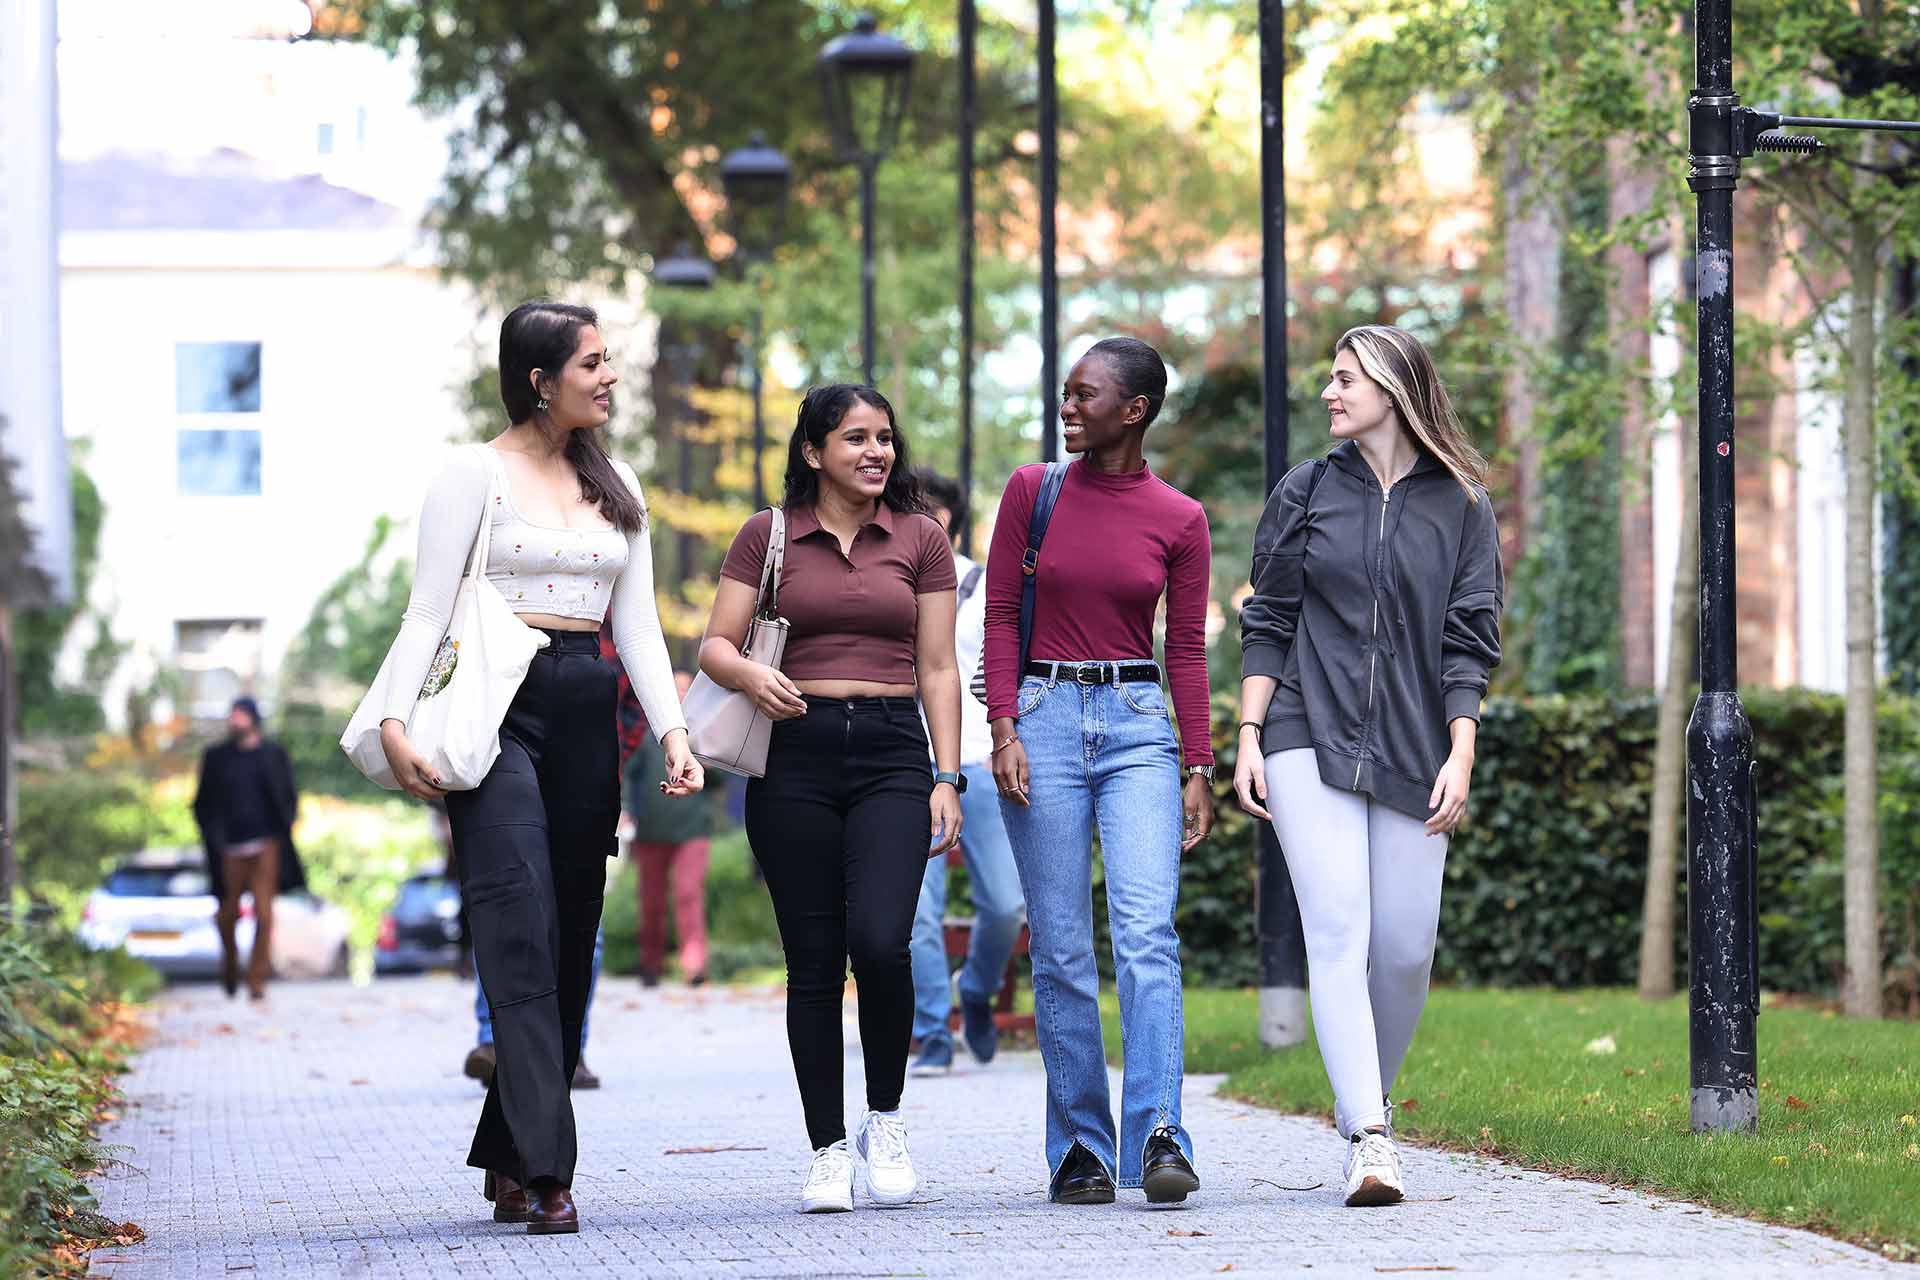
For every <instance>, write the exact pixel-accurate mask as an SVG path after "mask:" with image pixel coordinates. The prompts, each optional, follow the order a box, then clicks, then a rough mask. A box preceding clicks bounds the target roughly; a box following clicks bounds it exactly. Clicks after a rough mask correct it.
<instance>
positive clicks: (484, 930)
mask: <svg viewBox="0 0 1920 1280" xmlns="http://www.w3.org/2000/svg"><path fill="white" fill-rule="evenodd" d="M618 380H619V379H618V376H617V375H616V374H615V373H614V372H613V367H612V366H611V365H610V364H609V363H608V361H607V353H606V347H605V344H604V343H602V341H601V338H600V328H599V320H598V318H597V317H596V316H595V315H594V313H593V312H592V311H591V310H589V309H588V308H586V307H576V306H567V305H563V304H561V303H556V302H529V303H524V304H522V305H521V306H519V307H516V308H514V310H513V311H512V313H510V314H509V315H508V316H507V318H506V321H505V322H504V323H503V324H502V325H501V326H500V399H501V401H502V402H503V403H504V404H505V406H506V410H507V420H508V421H509V423H511V424H512V425H510V426H509V427H508V428H507V429H506V430H505V431H503V432H502V433H501V434H500V435H498V436H496V437H494V439H493V441H492V442H491V443H490V444H488V445H486V446H483V447H479V448H466V449H460V450H458V451H456V453H455V455H454V458H453V460H452V461H451V462H450V463H449V464H448V465H447V467H446V469H445V470H443V471H442V472H441V473H440V475H439V476H438V477H437V478H436V479H435V480H434V482H433V484H432V486H431V487H430V488H429V489H428V491H427V498H426V503H425V505H424V507H423V508H422V509H421V513H420V548H419V554H418V557H417V559H416V561H415V564H414V576H413V595H412V598H411V600H410V601H409V602H408V605H407V613H406V617H405V620H404V621H403V622H402V623H401V625H400V634H399V636H398V637H397V638H396V639H395V640H394V642H393V645H394V657H395V664H394V668H393V680H392V684H391V686H390V687H391V688H392V690H393V701H392V705H391V706H390V707H389V708H388V718H387V719H386V721H385V722H384V723H383V724H382V725H381V728H380V734H381V744H382V746H383V747H384V748H385V749H386V754H387V760H388V762H389V763H390V764H391V765H392V766H393V772H394V775H395V776H396V777H398V778H399V779H400V781H401V784H402V785H403V786H404V787H405V788H406V789H407V790H408V791H409V792H411V793H412V794H414V795H416V796H419V797H420V798H421V799H423V800H439V799H442V798H444V800H445V802H446V807H447V818H448V821H449V822H450V824H451V826H452V830H453V846H454V850H455V852H456V855H457V861H458V864H459V869H460V891H461V894H462V896H463V897H464V899H465V902H466V911H467V922H468V927H469V928H470V929H471V931H472V937H473V951H474V963H475V965H476V966H477V967H478V969H479V971H480V974H479V976H480V980H481V982H482V984H483V985H484V988H485V991H486V996H487V1001H488V1003H489V1005H490V1006H491V1008H492V1012H493V1034H494V1045H495V1051H496V1053H497V1055H498V1065H497V1066H496V1068H495V1071H494V1076H493V1080H492V1082H491V1083H490V1084H489V1085H488V1087H487V1100H486V1103H485V1105H484V1107H483V1108H482V1109H481V1112H480V1123H479V1126H478V1128H477V1129H476V1130H475V1132H474V1135H473V1149H472V1151H471V1152H470V1153H469V1154H468V1156H467V1163H468V1164H470V1165H473V1166H474V1167H475V1168H479V1169H484V1170H486V1171H487V1176H486V1181H485V1185H484V1190H485V1193H486V1195H487V1197H488V1198H489V1199H491V1200H492V1201H493V1202H494V1213H493V1216H494V1220H495V1221H496V1222H525V1223H526V1224H527V1230H528V1232H529V1233H532V1234H535V1235H545V1234H552V1233H557V1232H571V1231H577V1230H579V1225H580V1218H579V1213H578V1211H577V1210H576V1208H575V1207H574V1203H573V1197H572V1194H571V1192H570V1190H569V1188H570V1187H571V1186H572V1184H573V1166H574V1158H575V1138H574V1126H573V1106H572V1103H571V1102H570V1101H569V1099H568V1096H567V1085H568V1082H569V1081H570V1080H571V1079H572V1077H573V1070H574V1066H575V1065H576V1063H577V1062H578V1061H579V1056H580V1028H581V1021H582V1018H583V1017H584V1016H585V1010H586V1002H587V991H588V986H589V983H590V980H591V974H592V969H593V946H594V937H595V934H596V933H597V932H598V929H599V925H600V898H601V891H602V888H603V886H604V884H605V882H606V862H605V858H606V857H608V856H609V855H611V854H613V853H615V852H616V844H615V839H614V829H615V826H616V825H617V823H618V820H619V813H620V779H619V747H618V743H617V741H616V737H615V730H614V693H615V676H614V672H613V669H612V668H611V667H609V666H607V665H606V664H604V663H602V662H601V661H600V644H599V641H598V639H597V638H596V636H595V633H596V632H597V631H598V630H599V629H600V624H601V622H602V621H603V620H606V619H611V621H612V623H613V634H614V639H615V643H616V645H617V646H618V648H619V652H620V661H621V663H622V664H623V665H624V666H625V668H626V671H627V674H628V676H629V677H630V678H631V679H632V681H633V687H634V690H635V692H636V693H637V694H638V695H639V698H640V704H641V706H642V707H644V708H645V710H646V714H647V723H648V724H649V725H650V726H652V729H653V732H654V733H655V734H656V735H658V736H659V738H660V741H661V744H662V746H663V747H664V748H665V751H666V757H667V776H668V782H667V785H666V788H665V790H666V793H667V794H668V795H673V796H685V795H688V794H690V793H692V792H695V791H698V790H700V788H701V785H702V782H703V777H702V773H701V768H700V765H699V763H698V762H697V761H696V760H695V759H694V758H693V756H692V754H691V753H690V752H689V751H688V750H687V733H686V724H685V721H684V720H682V719H681V716H680V699H679V697H678V696H677V695H676V692H675V690H674V686H673V669H672V667H671V666H670V665H669V663H668V661H667V648H666V643H665V640H664V638H663V637H662V636H661V633H660V619H659V616H658V614H657V613H656V611H655V605H654V599H653V555H652V552H651V550H650V549H649V548H648V545H647V529H646V505H645V503H644V501H643V500H642V498H641V496H640V485H639V482H638V481H637V480H636V479H635V478H634V474H633V471H632V469H631V468H629V467H628V466H626V464H624V463H620V462H615V461H613V460H612V459H610V458H609V457H608V456H607V454H606V451H605V450H604V448H603V447H602V446H601V444H600V441H599V438H598V435H597V431H598V429H599V428H600V427H601V426H603V425H605V423H606V421H607V416H608V413H609V411H610V408H611V404H612V393H613V385H614V383H615V382H617V381H618ZM490 493H491V495H492V502H491V504H489V502H488V496H489V494H490ZM476 531H478V532H479V533H480V534H481V536H484V537H486V538H488V539H489V542H488V551H487V577H488V578H489V579H490V580H491V581H492V582H493V584H494V585H495V586H496V587H498V588H499V590H500V594H501V595H502V596H503V597H504V598H505V599H506V602H507V604H508V605H509V606H510V607H511V608H512V609H513V611H514V612H515V613H516V614H518V615H519V616H520V620H521V621H522V622H524V623H526V624H527V625H528V626H530V627H538V628H540V629H541V630H543V631H545V632H546V633H547V636H548V641H549V643H548V645H547V647H546V648H545V649H543V650H541V651H540V652H539V653H537V654H535V655H534V659H533V665H532V667H531V668H530V669H529V670H528V671H527V676H526V680H525V681H524V682H523V683H522V684H521V686H520V690H519V692H518V693H517V694H516V695H515V696H514V700H513V704H512V706H511V708H510V709H509V710H508V712H507V717H506V721H505V723H503V724H502V725H501V726H500V758H499V760H498V761H496V762H495V763H494V766H493V768H492V769H491V770H490V771H489V772H488V773H487V776H486V777H485V778H484V779H483V780H482V781H481V783H480V785H479V786H478V787H475V788H474V789H473V790H471V791H453V792H448V791H444V790H442V789H441V786H440V783H441V779H439V778H437V777H435V776H434V774H433V771H432V769H431V767H430V766H429V765H428V764H427V762H426V760H425V759H424V758H423V757H422V756H421V755H420V753H419V752H418V751H416V750H415V749H414V747H413V745H412V744H411V743H409V742H408V741H407V734H406V718H407V716H408V715H409V714H410V713H411V712H412V710H413V700H414V691H415V690H417V689H419V688H420V687H421V685H422V683H423V682H424V681H425V680H426V678H427V671H428V667H429V665H430V664H431V663H432V662H433V661H434V658H435V654H436V651H437V650H438V649H439V647H440V643H441V637H442V636H444V635H445V634H446V629H447V620H448V614H449V612H450V610H451V609H452V606H453V600H454V594H455V592H456V590H457V589H458V587H459V583H460V576H461V574H462V572H463V571H464V569H465V566H466V562H467V556H468V553H469V551H470V550H471V549H472V546H473V541H474V536H475V533H476Z"/></svg>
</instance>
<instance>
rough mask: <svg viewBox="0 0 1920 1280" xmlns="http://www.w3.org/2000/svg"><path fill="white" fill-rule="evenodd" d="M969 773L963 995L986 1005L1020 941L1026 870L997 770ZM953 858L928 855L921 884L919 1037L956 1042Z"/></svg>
mask: <svg viewBox="0 0 1920 1280" xmlns="http://www.w3.org/2000/svg"><path fill="white" fill-rule="evenodd" d="M961 772H962V773H964V774H966V775H967V790H966V794H965V795H963V796H961V797H960V820H961V826H962V834H961V837H960V849H961V853H962V856H964V857H965V858H966V860H967V875H968V876H969V877H970V878H971V879H972V881H973V935H972V937H971V939H970V940H969V941H968V943H967V960H966V963H965V964H964V965H962V966H961V969H960V999H961V1000H962V1001H963V1002H965V1003H968V1004H988V1003H991V1002H992V1000H993V998H994V996H995V995H997V994H999V991H1000V979H1001V978H1002V977H1004V976H1005V974H1006V971H1007V959H1008V957H1010V956H1011V955H1012V954H1013V944H1014V943H1015V942H1016V941H1018V940H1019V938H1020V912H1021V907H1022V901H1021V897H1020V871H1019V868H1017V867H1015V866H1014V865H1013V846H1012V845H1010V844H1008V843H1007V828H1006V824H1005V823H1004V822H1003V821H1001V818H1000V801H999V798H998V796H997V795H996V794H995V792H994V785H993V770H992V769H990V768H989V767H987V765H985V764H970V765H967V766H965V767H964V768H962V769H961ZM946 914H947V860H946V859H945V858H930V859H928V861H927V875H926V879H924V880H922V881H921V882H920V905H919V907H918V909H917V910H916V911H915V912H914V916H913V1034H914V1037H915V1038H916V1039H918V1040H919V1041H920V1042H921V1043H923V1044H924V1043H926V1042H927V1041H929V1040H932V1039H935V1038H939V1039H943V1040H950V1039H951V1038H952V1037H951V1036H950V1034H949V1033H948V1031H947V1015H948V1014H949V1013H951V1012H952V1011H953V988H952V986H951V985H950V984H949V982H948V978H949V976H950V975H949V973H948V971H947V939H946V929H945V928H944V927H943V922H944V921H945V918H946Z"/></svg>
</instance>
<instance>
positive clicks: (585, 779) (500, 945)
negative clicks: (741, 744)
mask: <svg viewBox="0 0 1920 1280" xmlns="http://www.w3.org/2000/svg"><path fill="white" fill-rule="evenodd" d="M547 635H548V636H549V637H551V639H552V643H551V644H549V645H548V646H547V648H545V649H543V650H541V651H540V652H539V653H537V654H535V655H534V659H533V665H532V666H531V667H530V668H529V669H528V670H527V678H526V681H525V682H524V683H523V684H522V685H521V686H520V691H519V693H518V694H516V695H515V696H514V699H513V706H512V707H511V708H510V709H509V710H508V712H507V718H506V721H505V722H504V723H503V724H502V725H501V726H500V758H499V759H498V760H497V761H495V762H494V765H493V768H492V769H490V770H489V771H488V772H487V776H486V778H485V779H483V780H482V781H481V783H480V785H479V786H478V787H475V788H474V789H473V790H471V791H454V792H450V793H449V794H448V795H447V820H448V822H449V824H450V825H451V826H452V828H453V850H454V858H455V860H456V861H457V862H458V864H459V869H460V892H461V895H462V897H463V899H464V901H465V903H466V911H467V923H468V927H469V929H470V930H471V937H472V938H473V961H474V964H475V965H476V966H477V967H478V968H479V970H480V981H481V984H482V986H483V987H484V988H485V989H486V993H487V1002H488V1005H489V1007H491V1009H492V1010H493V1043H494V1051H495V1053H496V1054H497V1055H498V1066H497V1067H496V1069H495V1071H494V1075H493V1083H492V1085H490V1086H489V1087H488V1089H487V1100H486V1103H485V1105H484V1106H482V1108H481V1110H480V1123H479V1125H478V1127H477V1128H476V1129H475V1130H474V1134H473V1148H472V1150H471V1151H470V1152H469V1153H468V1155H467V1163H468V1164H470V1165H472V1166H473V1167H475V1168H476V1169H492V1170H494V1171H495V1172H497V1173H503V1174H505V1175H506V1176H508V1177H510V1178H513V1179H514V1180H516V1181H518V1182H521V1183H526V1182H530V1181H532V1180H533V1179H536V1178H552V1179H554V1180H556V1181H558V1182H559V1183H561V1184H562V1185H564V1186H571V1185H573V1164H574V1158H575V1154H576V1143H575V1139H574V1128H573V1102H572V1100H571V1099H570V1098H569V1097H568V1093H567V1089H568V1086H569V1084H570V1083H571V1082H572V1080H573V1068H574V1066H575V1064H576V1063H578V1062H579V1060H580V1024H581V1021H582V1020H583V1019H584V1017H585V1016H586V1009H587V991H588V986H589V982H590V980H591V978H592V974H593V938H594V934H595V932H596V931H597V930H598V929H599V927H600V899H601V896H602V893H603V891H604V888H605V885H606V875H607V863H606V859H607V856H608V855H609V854H611V853H614V852H616V851H617V847H618V846H617V844H616V842H615V839H614V826H615V824H616V823H617V822H618V821H619V816H620V782H619V767H620V748H619V743H618V742H617V740H616V738H615V734H614V723H613V712H614V701H615V696H616V692H617V688H618V686H617V683H616V677H615V676H614V672H613V668H611V667H609V666H607V665H606V664H605V663H603V662H601V661H600V641H599V639H598V637H596V636H595V635H594V634H593V633H592V632H591V631H549V632H547Z"/></svg>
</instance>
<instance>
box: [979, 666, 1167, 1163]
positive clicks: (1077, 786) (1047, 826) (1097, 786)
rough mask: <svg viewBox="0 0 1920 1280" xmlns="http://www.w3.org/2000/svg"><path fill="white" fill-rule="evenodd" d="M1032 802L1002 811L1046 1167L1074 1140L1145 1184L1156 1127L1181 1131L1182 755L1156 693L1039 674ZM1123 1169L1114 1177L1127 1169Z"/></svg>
mask: <svg viewBox="0 0 1920 1280" xmlns="http://www.w3.org/2000/svg"><path fill="white" fill-rule="evenodd" d="M1017 713H1018V716H1019V721H1020V740H1021V742H1022V744H1023V745H1024V746H1025V748H1026V753H1027V765H1028V769H1029V771H1030V774H1031V782H1030V785H1029V790H1028V798H1029V801H1030V803H1029V805H1027V806H1024V807H1023V806H1021V805H1018V804H1013V803H1009V802H1006V801H1002V802H1001V812H1002V813H1003V814H1004V815H1005V817H1006V824H1007V835H1008V837H1009V838H1010V840H1011V842H1012V844H1013V856H1014V860H1015V861H1016V862H1017V863H1018V864H1019V867H1020V883H1021V885H1022V887H1023V888H1024V889H1025V890H1026V897H1027V925H1028V927H1029V928H1030V929H1031V930H1032V946H1033V1008H1034V1016H1035V1022H1036V1024H1037V1026H1036V1030H1037V1031H1038V1033H1039V1038H1040V1052H1041V1055H1042V1058H1043V1059H1044V1061H1045V1064H1046V1068H1047V1168H1048V1169H1049V1171H1050V1172H1051V1174H1052V1175H1054V1176H1057V1175H1058V1174H1059V1171H1060V1162H1061V1160H1063V1159H1064V1158H1065V1157H1066V1154H1067V1152H1068V1151H1069V1150H1070V1149H1071V1148H1072V1146H1073V1144H1074V1143H1075V1142H1078V1143H1079V1144H1080V1145H1081V1146H1083V1147H1086V1148H1087V1149H1088V1150H1089V1151H1091V1152H1092V1153H1093V1154H1094V1155H1095V1156H1096V1157H1098V1158H1099V1160H1100V1162H1101V1163H1102V1164H1103V1165H1104V1166H1105V1167H1106V1168H1107V1169H1108V1170H1109V1171H1110V1172H1113V1173H1114V1181H1115V1183H1116V1184H1117V1185H1119V1186H1122V1187H1137V1186H1139V1185H1140V1165H1141V1158H1142V1156H1143V1155H1144V1153H1145V1150H1146V1145H1147V1139H1148V1138H1149V1137H1150V1136H1152V1134H1153V1132H1154V1130H1156V1129H1159V1128H1162V1127H1168V1128H1171V1129H1172V1130H1173V1132H1174V1140H1175V1141H1176V1142H1177V1143H1178V1144H1179V1146H1180V1149H1181V1150H1182V1151H1183V1152H1184V1153H1185V1154H1186V1156H1187V1158H1188V1159H1189V1160H1191V1159H1192V1158H1193V1140H1192V1138H1191V1136H1190V1135H1189V1134H1188V1133H1187V1131H1186V1130H1185V1129H1184V1128H1182V1127H1181V1125H1180V1085H1181V1079H1182V1074H1183V1073H1182V1062H1181V1054H1182V1052H1183V1046H1182V1043H1181V1042H1182V1037H1183V1031H1184V1026H1183V1016H1184V1015H1183V1011H1182V1008H1181V1000H1180V939H1179V937H1178V935H1176V934H1175V933H1174V929H1173V909H1174V904H1175V902H1176V901H1177V900H1178V898H1179V894H1180V835H1181V832H1180V828H1181V810H1180V761H1179V749H1178V747H1177V746H1176V745H1175V742H1174V737H1173V726H1172V725H1171V724H1169V723H1168V721H1167V701H1166V695H1165V693H1163V692H1162V691H1161V688H1160V686H1159V685H1158V684H1151V683H1146V682H1135V683H1130V684H1124V685H1112V684H1107V685H1080V684H1074V683H1071V682H1067V681H1054V680H1047V679H1043V678H1041V677H1039V676H1026V677H1024V678H1023V679H1022V680H1021V683H1020V699H1019V703H1018V707H1017ZM1096 826H1097V829H1098V831H1099V834H1100V849H1101V857H1102V859H1103V862H1104V864H1105V867H1106V885H1107V918H1108V921H1109V922H1110V923H1111V925H1112V928H1113V960H1114V968H1115V970H1116V974H1117V977H1118V986H1119V990H1120V1033H1121V1037H1122V1041H1123V1043H1124V1046H1125V1054H1126V1065H1125V1070H1124V1074H1123V1077H1122V1079H1123V1084H1122V1089H1121V1098H1120V1140H1119V1142H1118V1144H1116V1143H1115V1141H1114V1132H1113V1113H1112V1108H1111V1104H1110V1103H1109V1101H1108V1093H1107V1062H1106V1046H1105V1043H1104V1041H1103V1039H1102V1036H1101V1031H1100V999H1099V997H1100V973H1099V970H1098V969H1097V968H1096V967H1095V965H1094V959H1093V850H1092V844H1091V836H1092V834H1093V832H1094V830H1095V829H1096ZM1116 1165H1117V1169H1116Z"/></svg>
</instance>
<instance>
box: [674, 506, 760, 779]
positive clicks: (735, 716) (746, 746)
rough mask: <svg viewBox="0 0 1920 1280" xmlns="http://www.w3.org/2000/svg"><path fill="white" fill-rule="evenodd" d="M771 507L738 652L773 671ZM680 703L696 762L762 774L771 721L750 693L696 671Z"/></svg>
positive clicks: (744, 773)
mask: <svg viewBox="0 0 1920 1280" xmlns="http://www.w3.org/2000/svg"><path fill="white" fill-rule="evenodd" d="M772 510H773V527H772V528H770V529H769V530H767V555H766V562H765V564H764V566H763V567H762V568H761V570H760V595H759V598H758V600H757V601H756V602H755V606H754V610H753V621H752V623H750V624H749V625H748V627H747V643H746V646H745V647H744V648H742V649H741V650H740V656H741V657H743V658H745V659H747V660H748V661H749V662H760V663H764V664H766V665H767V666H769V667H772V668H773V669H774V670H776V671H778V670H779V669H780V659H781V658H782V657H783V656H784V655H785V653H786V651H787V620H786V619H785V618H783V617H781V616H780V569H781V566H782V565H783V564H784V563H785V561H786V554H787V520H786V514H785V513H784V512H782V511H781V510H780V508H779V507H774V508H772ZM680 709H681V714H683V715H684V716H685V717H686V720H687V748H688V749H689V750H690V751H692V752H693V754H694V756H695V758H696V759H698V760H699V761H700V763H702V764H704V765H706V766H707V767H708V768H709V769H724V770H726V771H727V772H728V773H737V774H740V775H742V776H743V777H748V778H764V777H766V776H767V744H768V742H769V741H770V739H771V738H772V735H773V721H771V720H769V719H767V717H766V713H765V712H763V711H761V710H760V708H758V707H756V706H754V705H753V699H752V698H749V697H748V696H747V695H746V694H744V693H742V692H740V691H739V690H738V689H729V688H726V687H725V686H723V685H721V684H719V683H717V682H716V681H714V680H713V679H712V678H711V677H710V676H708V675H707V673H706V672H704V671H702V672H701V673H700V674H699V675H697V676H695V677H694V678H693V684H692V686H691V687H690V688H688V690H687V697H686V700H685V701H684V702H683V703H681V708H680Z"/></svg>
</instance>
